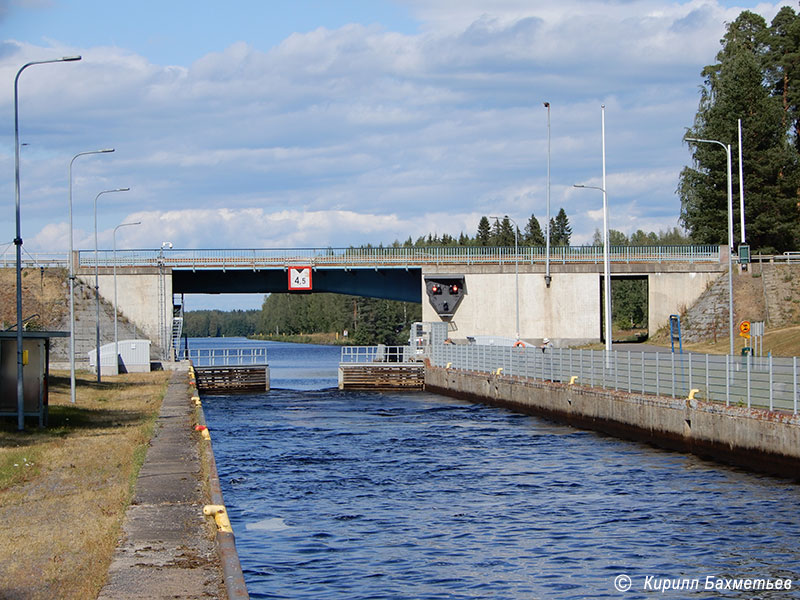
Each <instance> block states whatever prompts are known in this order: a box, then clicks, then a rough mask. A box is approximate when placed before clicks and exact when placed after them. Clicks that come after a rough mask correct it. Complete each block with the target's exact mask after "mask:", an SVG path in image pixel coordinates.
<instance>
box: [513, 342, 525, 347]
mask: <svg viewBox="0 0 800 600" xmlns="http://www.w3.org/2000/svg"><path fill="white" fill-rule="evenodd" d="M525 347H526V346H525V342H523V341H521V340H517V341H516V342H514V348H525Z"/></svg>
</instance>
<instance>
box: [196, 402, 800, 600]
mask: <svg viewBox="0 0 800 600" xmlns="http://www.w3.org/2000/svg"><path fill="white" fill-rule="evenodd" d="M204 407H205V410H206V416H207V419H208V421H209V424H210V426H211V428H212V429H213V431H214V449H215V453H216V458H217V465H218V469H219V472H220V478H221V480H222V482H223V493H224V496H225V500H226V503H227V505H228V508H229V512H230V516H231V521H232V523H233V527H234V530H235V532H236V542H237V547H238V550H239V554H240V557H241V561H242V565H243V568H244V572H245V578H246V580H247V584H248V588H249V590H250V592H251V597H253V598H293V599H298V598H313V599H315V600H324V599H328V598H336V599H339V598H346V599H348V600H349V599H354V600H360V599H367V598H370V599H382V598H386V599H389V598H390V599H393V600H395V599H404V598H408V599H415V600H418V599H430V600H433V599H438V598H448V599H469V598H492V599H514V600H517V599H523V598H524V599H525V600H530V599H535V598H542V599H551V598H555V599H577V598H604V597H620V595H619V592H617V591H616V590H615V589H614V578H615V577H616V576H617V575H619V574H623V573H624V574H627V575H629V576H630V577H631V578H632V580H633V582H634V587H633V588H632V589H631V591H630V592H628V593H627V594H626V595H625V598H644V597H649V595H650V594H653V593H657V592H645V591H643V589H642V586H643V582H644V578H645V577H646V576H649V575H652V576H656V577H670V578H677V577H698V578H701V580H702V579H704V578H705V577H706V576H707V575H716V576H720V577H722V576H730V577H761V578H763V577H779V576H780V577H783V578H789V579H793V580H794V582H795V585H794V586H793V589H792V590H791V591H789V592H785V591H781V592H780V596H775V597H776V598H777V597H780V598H781V599H783V598H796V597H798V593H797V589H798V587H800V569H798V566H797V565H798V564H800V551H798V544H797V540H798V539H800V519H798V517H797V514H798V512H797V511H798V506H800V488H798V486H796V485H794V484H791V483H787V482H784V481H780V480H776V479H771V478H768V477H760V476H755V475H750V474H747V473H743V472H740V471H736V470H732V469H727V468H723V467H718V466H716V465H713V464H710V463H707V462H703V461H701V460H699V459H696V458H694V457H690V456H683V455H678V454H673V453H668V452H662V451H658V450H654V449H651V448H649V447H646V446H642V445H638V444H633V443H628V442H624V441H620V440H616V439H613V438H609V437H606V436H600V435H594V434H592V433H587V432H580V431H576V430H574V429H571V428H568V427H561V426H558V425H554V424H553V423H549V422H545V421H540V420H537V419H534V418H531V417H527V416H524V415H517V414H513V413H510V412H507V411H504V410H500V409H495V408H489V407H484V406H479V405H472V404H468V403H465V402H461V401H457V400H453V399H448V398H443V397H439V396H434V395H431V394H425V393H418V394H409V393H399V394H386V395H383V394H375V393H365V394H363V393H343V392H340V391H338V390H335V389H329V390H323V391H319V390H317V391H302V390H300V391H292V390H273V391H272V392H270V393H268V394H263V395H255V396H244V397H219V398H214V399H210V400H209V401H207V402H205V403H204ZM695 595H696V594H695ZM700 595H702V594H700ZM665 596H669V597H672V598H677V597H681V595H680V594H676V595H669V594H665ZM716 597H734V596H731V595H728V596H725V594H724V593H718V594H716ZM762 597H769V596H762Z"/></svg>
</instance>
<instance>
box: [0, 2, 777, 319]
mask: <svg viewBox="0 0 800 600" xmlns="http://www.w3.org/2000/svg"><path fill="white" fill-rule="evenodd" d="M783 4H789V5H792V4H790V3H763V2H762V3H747V2H739V3H737V2H729V1H726V2H719V1H709V0H691V1H686V2H666V1H661V0H637V1H633V2H631V1H622V0H621V1H618V2H599V1H595V0H563V1H562V2H559V3H552V2H544V1H539V0H495V1H493V2H491V3H489V2H480V1H477V0H396V1H393V2H390V1H386V0H383V1H380V0H377V1H372V2H367V1H364V2H357V1H349V2H322V1H306V2H302V1H293V2H284V1H271V2H257V1H239V2H237V1H233V2H228V3H224V4H223V3H218V2H214V3H211V2H196V1H195V2H186V1H174V2H159V3H156V2H152V1H149V0H144V1H139V2H136V3H116V2H107V1H106V2H100V1H94V0H92V1H88V0H87V1H80V0H68V1H63V0H0V34H2V41H0V77H2V80H3V81H6V85H5V86H1V87H0V103H1V104H2V107H1V108H0V110H2V111H4V113H5V114H6V115H8V118H7V119H6V120H4V122H6V123H7V126H6V127H5V128H3V130H2V131H0V170H1V171H0V172H4V173H6V177H3V178H0V198H5V199H6V200H5V201H2V202H0V211H2V214H5V215H7V217H8V218H6V219H2V220H0V251H2V250H3V249H4V248H5V247H6V246H5V244H6V243H8V242H10V241H11V240H12V239H13V237H14V228H13V227H14V220H13V212H14V203H13V198H14V193H13V174H14V170H13V169H14V167H13V165H14V156H13V80H14V75H15V73H16V71H17V70H18V69H19V67H20V66H21V65H23V64H25V63H26V62H28V61H31V60H42V59H48V58H53V57H57V56H62V55H69V54H81V55H82V56H83V60H82V61H81V62H79V63H69V64H58V65H46V66H45V65H42V66H36V67H32V68H31V69H29V70H26V71H25V73H24V74H23V75H22V77H21V80H20V107H21V108H20V132H21V141H22V142H23V143H25V144H26V145H25V146H23V148H22V154H21V181H22V207H23V209H22V211H23V212H22V215H23V231H22V237H23V239H24V241H25V247H26V249H27V250H28V251H29V252H37V251H39V252H46V251H59V250H64V249H65V248H66V247H67V240H68V226H67V202H66V200H67V189H68V183H69V182H68V176H67V173H68V165H69V161H70V159H71V158H72V156H73V155H75V154H76V153H78V152H82V151H86V150H91V149H96V148H105V147H109V146H111V147H114V148H116V152H115V153H114V154H113V155H105V156H94V157H84V158H81V159H79V161H77V162H76V163H75V170H74V176H73V194H74V202H75V209H74V210H75V215H74V219H75V239H76V244H77V245H78V246H79V247H83V248H87V247H90V246H91V245H92V201H93V199H94V197H95V195H96V194H97V193H98V192H99V191H101V190H105V189H111V188H117V187H124V186H130V187H131V188H132V189H131V191H130V192H127V193H125V194H109V195H105V196H103V197H102V200H101V206H100V209H99V215H98V221H99V230H100V231H99V237H100V244H101V246H104V247H110V245H111V233H112V231H113V228H114V227H115V226H116V225H118V224H119V223H122V222H129V221H142V225H141V226H139V227H127V228H124V229H122V230H120V232H119V235H118V237H117V241H118V245H119V247H142V248H153V247H158V246H160V244H161V242H162V241H165V240H169V241H171V242H172V243H173V244H174V245H175V246H176V247H221V248H237V247H301V246H302V247H309V246H347V245H350V244H361V243H368V242H369V243H373V244H377V243H391V242H392V241H393V240H395V239H399V240H403V239H405V238H407V237H408V236H412V237H414V238H416V237H417V236H420V235H424V234H427V233H429V232H436V233H440V234H441V233H449V234H451V235H456V236H457V235H458V234H459V233H460V232H461V231H464V232H466V233H469V234H474V232H475V228H476V226H477V222H478V219H479V218H480V216H481V215H493V214H501V215H502V214H508V215H509V216H511V217H512V218H514V219H515V220H516V221H517V222H518V223H520V225H521V226H522V225H523V224H524V223H525V222H526V221H527V219H528V217H529V216H530V214H531V213H535V214H536V216H537V217H539V218H540V220H541V219H543V218H544V216H545V208H546V207H545V190H546V160H547V154H546V136H547V130H546V112H545V109H544V107H543V105H542V103H543V102H544V101H548V102H550V103H551V106H552V109H551V111H552V112H551V122H552V129H551V131H552V150H551V163H552V169H551V173H552V178H551V186H552V188H551V189H552V194H551V196H552V201H551V211H552V213H553V214H555V212H556V211H557V210H558V209H559V208H560V207H563V208H564V209H565V210H566V212H567V214H568V216H569V218H570V222H571V224H572V227H573V243H578V244H580V243H586V242H589V241H590V240H591V238H592V234H593V232H594V230H595V229H596V228H598V227H599V226H600V225H601V218H602V215H601V211H600V204H601V198H600V196H599V193H597V194H595V193H593V192H592V191H589V190H576V189H574V188H573V187H572V184H573V183H585V184H588V185H599V182H600V177H601V154H600V149H601V144H600V105H601V104H605V105H606V162H607V175H608V180H607V188H608V194H609V207H610V208H609V212H610V223H611V227H613V228H615V229H620V230H622V231H625V232H626V233H631V232H633V231H635V230H636V229H640V228H641V229H644V230H646V231H650V230H655V231H658V230H662V229H667V228H671V227H673V226H675V225H677V219H678V214H679V209H680V204H679V201H678V199H677V196H676V195H675V189H676V187H677V182H678V179H677V178H678V174H679V172H680V170H681V168H682V167H683V166H684V165H685V164H686V163H687V160H688V157H689V154H688V150H687V148H686V146H685V145H684V144H682V142H681V139H682V136H683V133H684V131H685V128H686V127H688V126H689V125H691V123H692V119H693V117H694V113H695V111H696V108H697V102H698V98H699V96H698V86H699V85H700V83H701V77H700V71H701V69H702V68H703V66H704V65H706V64H709V63H711V62H713V60H714V56H715V54H716V52H717V51H718V50H719V39H720V38H721V37H722V35H723V33H724V24H725V22H726V21H730V20H733V19H734V18H735V17H736V16H737V15H738V14H739V13H740V12H741V10H743V9H745V8H747V9H750V10H754V11H755V12H758V13H760V14H762V15H763V16H764V17H765V18H766V19H767V20H770V19H771V18H772V16H773V15H774V14H775V13H776V12H777V10H778V8H779V7H780V6H781V5H783ZM745 126H746V123H745ZM239 300H241V302H240V303H239V306H243V307H244V306H252V305H254V304H256V305H257V304H258V299H253V298H249V299H241V298H240V299H239ZM205 302H208V305H212V304H214V303H216V304H217V305H221V304H220V303H224V305H225V306H231V305H232V304H231V302H230V299H214V300H213V301H206V300H202V301H200V300H198V303H205ZM204 305H205V304H204ZM198 307H199V305H198Z"/></svg>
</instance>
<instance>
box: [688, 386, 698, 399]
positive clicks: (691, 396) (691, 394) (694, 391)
mask: <svg viewBox="0 0 800 600" xmlns="http://www.w3.org/2000/svg"><path fill="white" fill-rule="evenodd" d="M698 393H700V390H698V389H697V388H694V389H692V391H690V392H689V397H688V398H687V400H694V395H695V394H698Z"/></svg>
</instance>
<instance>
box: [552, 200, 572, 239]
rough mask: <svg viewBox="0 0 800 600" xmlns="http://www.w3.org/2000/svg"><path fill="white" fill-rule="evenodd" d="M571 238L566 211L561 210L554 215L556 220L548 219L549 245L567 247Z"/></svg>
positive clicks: (570, 228)
mask: <svg viewBox="0 0 800 600" xmlns="http://www.w3.org/2000/svg"><path fill="white" fill-rule="evenodd" d="M571 237H572V227H571V226H570V224H569V218H568V217H567V213H566V211H565V210H564V209H563V208H561V209H559V211H558V214H556V218H555V219H550V245H551V246H569V240H570V238H571Z"/></svg>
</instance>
